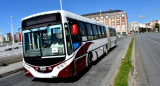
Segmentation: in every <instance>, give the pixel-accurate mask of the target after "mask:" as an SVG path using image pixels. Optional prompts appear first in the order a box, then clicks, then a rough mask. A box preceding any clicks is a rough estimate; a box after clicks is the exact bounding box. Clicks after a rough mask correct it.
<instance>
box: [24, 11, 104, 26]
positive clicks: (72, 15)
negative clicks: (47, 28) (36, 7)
mask: <svg viewBox="0 0 160 86" xmlns="http://www.w3.org/2000/svg"><path fill="white" fill-rule="evenodd" d="M62 12H63V15H62V16H63V17H67V18H72V19H76V20H79V21H83V22H88V23H92V24H96V25H101V26H105V25H104V24H103V23H100V22H97V21H94V20H91V19H88V18H86V17H83V16H80V15H77V14H74V13H71V12H68V11H65V10H62ZM53 13H61V10H55V11H47V12H42V13H37V14H33V15H30V16H28V17H25V18H23V19H22V21H23V20H26V19H30V18H33V17H36V16H41V15H46V14H53Z"/></svg>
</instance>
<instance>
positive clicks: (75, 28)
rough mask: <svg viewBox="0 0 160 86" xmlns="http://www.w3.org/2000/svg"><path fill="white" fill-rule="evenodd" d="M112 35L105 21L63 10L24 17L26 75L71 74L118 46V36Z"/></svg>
mask: <svg viewBox="0 0 160 86" xmlns="http://www.w3.org/2000/svg"><path fill="white" fill-rule="evenodd" d="M106 29H107V30H106ZM110 31H112V30H110ZM112 32H113V33H115V32H114V31H112ZM113 36H114V35H113ZM111 39H112V38H110V34H109V30H108V27H107V26H106V28H105V25H104V24H102V23H99V22H96V21H93V20H91V19H88V18H85V17H82V16H80V15H77V14H73V13H70V12H67V11H64V10H62V11H61V10H57V11H49V12H43V13H38V14H35V15H31V16H28V17H26V18H23V19H22V47H23V65H24V69H25V75H26V76H27V77H37V78H54V77H72V76H74V75H76V74H78V73H79V72H80V71H82V70H83V69H85V68H86V67H87V66H89V65H91V63H92V62H94V61H95V60H96V59H98V58H99V57H100V56H101V55H103V54H105V53H108V50H109V49H110V48H111V47H113V46H116V39H114V38H113V39H114V41H111Z"/></svg>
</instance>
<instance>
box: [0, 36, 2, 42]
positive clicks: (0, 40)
mask: <svg viewBox="0 0 160 86" xmlns="http://www.w3.org/2000/svg"><path fill="white" fill-rule="evenodd" d="M2 42H3V35H0V43H2Z"/></svg>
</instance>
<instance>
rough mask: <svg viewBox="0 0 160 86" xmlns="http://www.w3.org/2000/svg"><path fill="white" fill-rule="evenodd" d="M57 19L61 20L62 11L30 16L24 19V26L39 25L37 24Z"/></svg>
mask: <svg viewBox="0 0 160 86" xmlns="http://www.w3.org/2000/svg"><path fill="white" fill-rule="evenodd" d="M56 21H61V16H60V13H56V14H48V15H42V16H37V17H33V18H29V19H27V20H24V21H22V28H23V27H27V26H32V25H37V24H43V23H48V22H56Z"/></svg>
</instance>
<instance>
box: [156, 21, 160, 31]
mask: <svg viewBox="0 0 160 86" xmlns="http://www.w3.org/2000/svg"><path fill="white" fill-rule="evenodd" d="M159 26H160V25H159V23H155V30H156V29H158V32H159Z"/></svg>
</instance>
